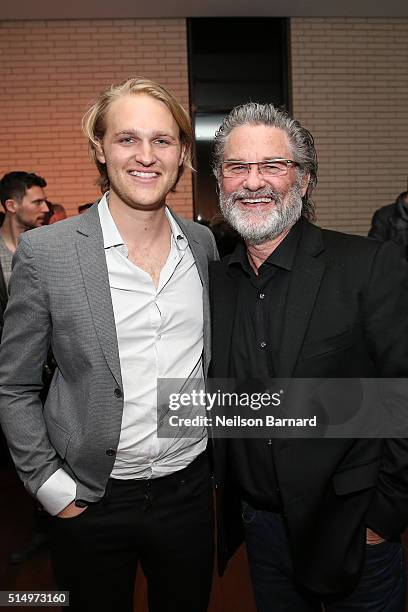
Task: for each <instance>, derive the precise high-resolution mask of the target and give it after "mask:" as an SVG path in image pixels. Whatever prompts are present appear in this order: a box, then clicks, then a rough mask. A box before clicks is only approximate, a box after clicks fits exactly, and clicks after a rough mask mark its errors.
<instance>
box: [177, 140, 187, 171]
mask: <svg viewBox="0 0 408 612" xmlns="http://www.w3.org/2000/svg"><path fill="white" fill-rule="evenodd" d="M186 148H187V147H186V145H185V144H183V145H181V152H180V158H179V166H182V165H183V164H184V158H185V156H186Z"/></svg>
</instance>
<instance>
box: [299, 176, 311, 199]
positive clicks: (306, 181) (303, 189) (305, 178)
mask: <svg viewBox="0 0 408 612" xmlns="http://www.w3.org/2000/svg"><path fill="white" fill-rule="evenodd" d="M309 181H310V173H309V172H308V173H307V174H305V175H304V176H303V177H302V183H301V186H300V193H301V195H302V198H303V197H304V195H305V193H306V191H307V188H308V187H309Z"/></svg>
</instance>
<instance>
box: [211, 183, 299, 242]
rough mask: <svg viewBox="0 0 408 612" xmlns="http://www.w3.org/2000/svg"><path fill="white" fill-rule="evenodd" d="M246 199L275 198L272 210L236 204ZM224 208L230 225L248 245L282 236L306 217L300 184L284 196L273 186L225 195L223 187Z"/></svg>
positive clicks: (221, 191) (221, 194)
mask: <svg viewBox="0 0 408 612" xmlns="http://www.w3.org/2000/svg"><path fill="white" fill-rule="evenodd" d="M245 198H272V199H273V200H274V204H273V205H272V207H271V208H270V210H265V207H264V206H259V208H254V207H248V209H247V210H246V209H242V208H239V207H238V206H236V205H235V202H236V200H242V199H245ZM220 209H221V212H222V214H223V215H224V217H225V219H226V220H227V221H228V223H229V224H230V225H231V226H232V227H233V228H234V229H235V230H236V231H237V232H238V234H240V236H242V238H243V239H244V240H245V242H247V243H248V244H253V245H259V244H263V243H264V242H267V241H268V240H273V239H274V238H277V237H278V236H280V235H281V234H282V233H283V232H284V231H285V229H287V228H288V227H291V226H292V225H293V224H294V223H296V221H297V220H298V219H299V218H300V216H301V214H302V196H301V193H300V185H299V184H298V183H297V182H296V183H295V184H294V185H293V187H292V188H291V189H289V191H288V192H287V193H286V195H284V196H283V197H282V196H281V195H280V194H279V193H278V192H277V191H275V190H273V189H272V187H265V188H264V189H259V190H258V191H256V192H254V191H250V190H249V189H242V190H241V191H234V192H232V193H229V194H225V193H224V191H223V190H222V187H221V186H220Z"/></svg>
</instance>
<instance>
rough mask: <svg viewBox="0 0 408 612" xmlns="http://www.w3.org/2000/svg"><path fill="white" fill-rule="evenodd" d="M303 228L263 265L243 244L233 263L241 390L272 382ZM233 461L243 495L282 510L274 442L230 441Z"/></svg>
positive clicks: (233, 364) (233, 365)
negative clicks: (256, 265)
mask: <svg viewBox="0 0 408 612" xmlns="http://www.w3.org/2000/svg"><path fill="white" fill-rule="evenodd" d="M300 233H301V224H300V222H299V221H298V222H297V223H296V224H295V225H294V226H293V228H292V229H291V230H290V232H289V234H288V235H287V236H286V238H285V239H284V240H283V241H282V242H281V243H280V244H279V246H278V247H277V248H276V249H275V250H274V251H273V253H271V255H270V256H269V257H268V259H267V260H266V261H264V263H263V264H262V265H261V266H260V267H259V269H258V274H255V272H254V270H253V269H252V267H251V265H250V263H249V261H248V256H247V252H246V247H245V245H243V244H238V245H237V247H236V249H235V251H234V252H233V253H232V255H231V258H230V261H229V263H228V266H229V270H228V273H229V274H230V275H233V276H234V278H236V281H237V282H239V290H238V297H237V307H236V313H235V319H234V329H233V336H232V346H231V348H232V350H231V361H230V365H229V375H230V377H231V378H235V379H236V380H237V387H238V388H239V391H240V392H247V393H252V392H258V393H261V392H263V391H265V390H266V389H268V388H269V387H270V379H271V378H273V377H274V376H275V372H276V369H277V364H278V359H279V346H280V340H281V332H282V321H283V317H284V310H285V302H286V296H287V291H288V288H289V280H290V271H291V269H292V267H293V262H294V258H295V254H296V248H297V245H298V242H299V238H300ZM229 462H230V467H231V470H232V473H233V476H234V479H235V481H236V483H237V484H238V486H239V487H240V489H241V494H242V497H243V498H244V499H246V500H247V501H248V502H249V503H250V504H251V505H252V506H254V507H255V508H257V509H263V510H270V511H279V510H280V509H281V506H282V502H281V497H280V492H279V485H278V479H277V475H276V471H275V464H274V459H273V441H272V440H270V439H269V440H268V439H254V438H246V439H231V440H229Z"/></svg>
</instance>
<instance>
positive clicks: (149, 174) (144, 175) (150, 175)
mask: <svg viewBox="0 0 408 612" xmlns="http://www.w3.org/2000/svg"><path fill="white" fill-rule="evenodd" d="M129 174H130V175H131V176H136V177H137V178H144V179H151V178H156V177H157V176H159V173H158V172H145V171H143V170H129Z"/></svg>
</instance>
